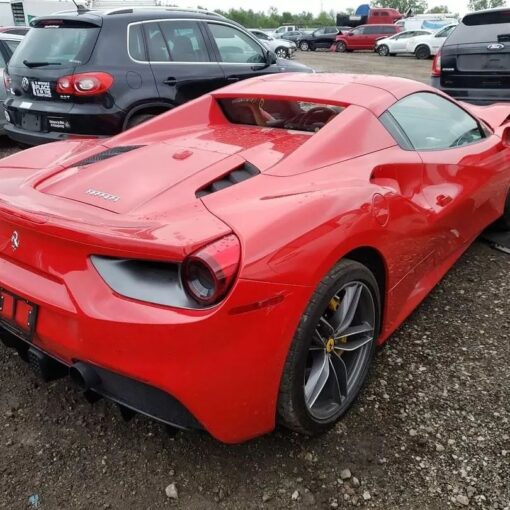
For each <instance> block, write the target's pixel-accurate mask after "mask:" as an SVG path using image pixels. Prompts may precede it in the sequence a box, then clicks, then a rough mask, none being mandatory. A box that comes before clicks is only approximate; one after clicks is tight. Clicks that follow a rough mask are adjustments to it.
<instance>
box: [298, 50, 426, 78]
mask: <svg viewBox="0 0 510 510" xmlns="http://www.w3.org/2000/svg"><path fill="white" fill-rule="evenodd" d="M296 60H297V61H299V62H302V63H303V64H306V65H308V66H310V67H313V68H314V69H315V70H316V71H323V72H334V73H342V72H343V73H368V74H386V75H389V76H400V77H401V78H409V79H411V80H418V81H422V82H423V83H429V81H430V70H431V68H432V60H417V59H416V58H415V57H414V56H412V55H399V56H396V57H381V56H379V55H378V54H377V53H374V52H361V51H358V52H353V53H332V52H330V51H323V50H320V51H308V52H302V51H298V52H297V53H296Z"/></svg>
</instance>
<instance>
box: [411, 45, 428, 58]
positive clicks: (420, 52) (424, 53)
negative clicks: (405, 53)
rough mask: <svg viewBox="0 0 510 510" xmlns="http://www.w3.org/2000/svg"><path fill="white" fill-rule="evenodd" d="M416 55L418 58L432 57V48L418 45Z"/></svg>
mask: <svg viewBox="0 0 510 510" xmlns="http://www.w3.org/2000/svg"><path fill="white" fill-rule="evenodd" d="M414 55H415V57H416V58H417V59H418V60H426V59H427V58H429V57H430V50H429V49H428V48H427V47H426V46H418V47H417V48H416V50H415V52H414Z"/></svg>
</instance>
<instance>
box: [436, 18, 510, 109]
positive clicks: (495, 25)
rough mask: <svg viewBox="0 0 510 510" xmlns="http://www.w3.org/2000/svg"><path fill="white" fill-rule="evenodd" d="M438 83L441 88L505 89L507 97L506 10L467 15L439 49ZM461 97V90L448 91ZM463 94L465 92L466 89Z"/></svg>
mask: <svg viewBox="0 0 510 510" xmlns="http://www.w3.org/2000/svg"><path fill="white" fill-rule="evenodd" d="M441 86H442V87H444V88H445V89H450V88H454V89H485V90H484V92H481V93H480V96H488V97H490V96H491V93H490V89H495V90H497V91H498V94H497V98H498V99H499V100H501V99H502V98H501V89H508V100H510V9H497V10H492V11H483V12H475V13H472V14H468V15H466V16H465V17H464V19H463V20H462V23H460V24H459V26H458V27H457V28H456V29H455V30H454V31H453V32H452V34H451V35H450V37H449V38H448V39H447V40H446V42H445V44H444V46H443V49H442V52H441ZM452 95H454V96H456V97H458V98H462V97H463V94H462V93H458V94H457V93H454V94H452ZM466 95H467V92H466Z"/></svg>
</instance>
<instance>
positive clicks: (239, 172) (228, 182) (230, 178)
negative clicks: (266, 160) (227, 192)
mask: <svg viewBox="0 0 510 510" xmlns="http://www.w3.org/2000/svg"><path fill="white" fill-rule="evenodd" d="M258 174H260V170H259V169H258V168H257V167H256V166H254V165H252V164H251V163H244V164H243V165H241V166H238V167H237V168H235V169H234V170H231V171H230V172H229V173H228V174H226V175H223V176H222V177H220V178H219V179H217V180H216V181H213V182H211V183H209V184H208V185H207V186H205V187H203V188H200V189H199V190H197V192H196V193H195V195H196V197H197V198H202V197H205V196H207V195H211V194H212V193H216V192H217V191H221V190H222V189H225V188H230V186H234V184H239V183H240V182H243V181H246V180H247V179H251V178H252V177H255V176H256V175H258Z"/></svg>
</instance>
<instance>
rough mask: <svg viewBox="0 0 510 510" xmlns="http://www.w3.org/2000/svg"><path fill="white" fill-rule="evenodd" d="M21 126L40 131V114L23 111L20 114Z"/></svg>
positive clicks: (28, 129)
mask: <svg viewBox="0 0 510 510" xmlns="http://www.w3.org/2000/svg"><path fill="white" fill-rule="evenodd" d="M21 127H22V128H23V129H26V130H27V131H41V116H40V115H36V114H34V113H25V112H23V113H22V114H21Z"/></svg>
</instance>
